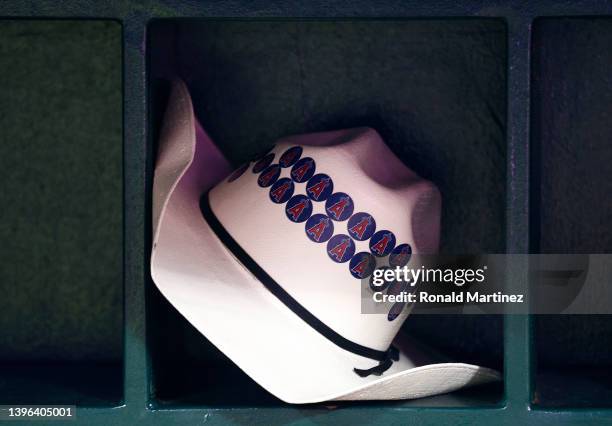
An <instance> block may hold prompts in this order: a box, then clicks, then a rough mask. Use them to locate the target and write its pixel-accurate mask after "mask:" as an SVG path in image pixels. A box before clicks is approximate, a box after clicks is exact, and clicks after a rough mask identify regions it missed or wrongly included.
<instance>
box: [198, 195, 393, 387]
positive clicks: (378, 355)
mask: <svg viewBox="0 0 612 426" xmlns="http://www.w3.org/2000/svg"><path fill="white" fill-rule="evenodd" d="M200 210H201V211H202V215H203V216H204V219H205V220H206V221H207V222H208V225H209V226H210V228H211V229H212V231H213V232H214V233H215V235H216V236H217V238H219V240H220V241H221V242H222V243H223V244H224V245H225V247H226V248H227V249H228V250H229V251H230V252H231V253H232V254H233V255H234V256H235V257H236V258H237V259H238V260H239V261H240V262H241V263H242V264H243V265H244V267H245V268H247V269H248V270H249V271H250V272H251V273H252V274H253V275H254V276H255V277H256V278H257V279H258V280H259V281H260V282H261V283H262V284H263V285H264V286H265V287H266V288H267V289H268V290H269V291H270V293H272V294H273V295H274V296H275V297H276V298H277V299H278V300H280V301H281V302H282V303H283V304H284V305H285V306H286V307H288V308H289V309H290V310H291V311H292V312H293V313H294V314H296V315H297V316H298V317H300V318H301V319H302V320H303V321H304V322H305V323H306V324H308V325H309V326H310V327H312V328H313V329H315V330H316V331H317V332H319V334H321V335H323V336H324V337H325V338H327V339H328V340H329V341H330V342H332V343H333V344H335V345H336V346H338V347H340V348H342V349H344V350H346V351H348V352H351V353H353V354H355V355H359V356H362V357H365V358H370V359H373V360H375V361H379V364H378V365H377V366H375V367H372V368H369V369H358V368H354V369H353V370H354V371H355V373H356V374H358V375H359V376H360V377H367V376H369V375H370V374H374V375H377V376H380V375H381V374H382V373H384V372H385V371H386V370H388V369H389V368H390V367H391V365H392V364H393V361H397V360H398V359H399V351H398V350H397V348H395V347H393V346H390V347H389V349H387V350H386V351H379V350H377V349H372V348H369V347H367V346H363V345H360V344H359V343H356V342H353V341H352V340H349V339H347V338H345V337H343V336H342V335H340V334H339V333H337V332H336V331H334V330H333V329H332V328H331V327H329V326H328V325H327V324H325V323H324V322H323V321H321V320H320V319H319V318H317V317H316V316H315V315H313V314H312V313H311V312H310V311H309V310H308V309H306V308H305V307H304V306H302V305H301V304H300V303H299V302H298V301H297V300H295V299H294V298H293V297H292V296H291V295H290V294H289V293H287V291H285V289H284V288H282V287H281V286H280V284H278V283H277V282H276V281H274V279H273V278H272V277H271V276H270V275H269V274H268V273H267V272H266V271H265V270H264V269H263V268H262V267H261V266H259V265H258V264H257V262H255V260H254V259H253V258H252V257H251V256H249V254H248V253H247V252H246V251H245V250H244V249H243V248H242V247H241V246H240V244H238V242H236V240H234V238H233V237H232V236H231V235H230V234H229V232H228V231H227V230H226V229H225V227H224V226H223V225H222V224H221V222H220V221H219V219H218V218H217V216H215V214H214V213H213V211H212V209H211V207H210V201H209V197H208V192H206V193H204V194H203V195H202V197H201V198H200Z"/></svg>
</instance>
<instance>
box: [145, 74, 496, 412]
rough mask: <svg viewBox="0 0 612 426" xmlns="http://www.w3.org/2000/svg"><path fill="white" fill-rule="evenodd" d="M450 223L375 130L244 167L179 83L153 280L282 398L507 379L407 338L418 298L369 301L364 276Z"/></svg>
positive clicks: (157, 210)
mask: <svg viewBox="0 0 612 426" xmlns="http://www.w3.org/2000/svg"><path fill="white" fill-rule="evenodd" d="M439 220H440V196H439V193H438V191H437V189H436V187H435V186H434V185H433V184H431V183H430V182H427V181H425V180H423V179H421V178H420V177H419V176H417V175H416V174H415V173H414V172H412V171H411V170H410V169H408V168H407V167H406V166H405V165H404V164H403V163H402V162H401V161H400V160H399V159H397V158H396V157H395V156H394V155H393V153H392V152H391V151H390V150H389V148H387V147H386V145H385V144H384V143H383V141H382V140H381V138H380V136H379V135H378V134H377V133H376V132H375V131H374V130H372V129H369V128H359V129H348V130H341V131H334V132H324V133H314V134H308V135H299V136H292V137H288V138H284V139H281V140H280V141H278V142H277V143H276V145H275V146H274V147H273V148H272V149H271V150H269V151H268V152H266V153H264V154H263V155H262V156H259V158H257V159H255V160H253V161H251V162H248V163H246V164H244V165H243V166H241V167H239V168H238V169H237V170H235V171H233V172H232V170H231V167H230V165H229V163H228V162H227V160H226V159H225V158H224V157H223V154H222V153H221V152H220V151H219V149H218V148H217V147H216V146H215V145H214V143H213V142H212V141H211V139H210V138H209V137H208V135H207V134H206V133H205V132H204V130H203V129H202V128H201V127H200V125H199V123H198V121H197V120H196V118H195V116H194V113H193V108H192V104H191V100H190V96H189V92H188V89H187V87H186V86H185V84H184V83H182V82H180V81H177V82H175V83H174V84H173V88H172V91H171V94H170V98H169V105H168V108H167V110H166V114H165V118H164V124H163V128H162V133H161V138H160V146H159V153H158V158H157V163H156V168H155V176H154V185H153V235H154V237H153V249H152V255H151V274H152V277H153V280H154V282H155V284H156V285H157V287H158V288H159V290H160V291H161V293H162V294H163V295H164V296H165V297H166V298H167V299H168V300H169V301H170V303H172V305H173V306H174V307H175V308H176V309H177V310H178V311H179V312H180V313H181V314H182V315H183V316H185V318H186V319H187V320H188V321H189V322H190V323H191V324H193V325H194V326H195V327H196V328H197V329H198V330H199V331H200V332H201V333H202V334H204V335H205V336H206V337H207V338H208V339H209V340H210V341H211V342H212V343H213V344H214V345H215V346H217V347H218V348H219V349H220V350H221V351H222V352H223V353H225V354H226V355H227V356H228V357H229V358H230V359H231V360H232V361H233V362H234V363H236V365H238V366H239V367H240V368H241V369H242V370H244V371H245V372H246V373H247V374H248V375H249V376H250V377H251V378H252V379H253V380H255V381H256V382H257V383H259V384H260V385H261V386H263V387H264V388H265V389H266V390H268V391H269V392H271V393H272V394H274V395H275V396H277V397H278V398H280V399H281V400H283V401H286V402H289V403H312V402H320V401H327V400H388V399H407V398H417V397H423V396H429V395H434V394H440V393H446V392H450V391H453V390H456V389H459V388H462V387H464V386H467V385H472V384H478V383H485V382H490V381H494V380H498V379H499V374H498V373H497V372H495V371H493V370H490V369H486V368H482V367H479V366H475V365H470V364H462V363H435V364H432V363H430V361H429V358H428V355H427V354H423V353H420V352H419V348H418V347H417V346H416V345H414V344H411V343H408V344H406V343H402V342H401V341H400V339H399V337H400V335H401V333H398V332H399V330H400V327H401V325H402V323H403V322H404V320H405V319H406V317H407V316H408V313H409V309H405V310H404V312H402V313H400V314H399V315H396V316H395V317H393V318H391V317H390V316H387V315H367V314H362V313H361V305H360V300H361V286H360V283H361V282H363V281H367V278H368V277H369V276H371V275H372V273H373V271H374V269H376V268H378V267H380V266H381V265H382V264H385V265H393V264H394V262H395V263H404V262H407V261H408V260H409V258H410V253H412V252H414V253H433V252H435V250H436V249H437V244H438V238H439V235H438V234H439ZM394 340H395V343H393V342H394Z"/></svg>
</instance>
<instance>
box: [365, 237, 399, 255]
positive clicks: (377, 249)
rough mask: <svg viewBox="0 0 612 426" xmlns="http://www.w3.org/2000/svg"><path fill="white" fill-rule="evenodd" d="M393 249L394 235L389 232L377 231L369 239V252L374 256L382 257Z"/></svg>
mask: <svg viewBox="0 0 612 426" xmlns="http://www.w3.org/2000/svg"><path fill="white" fill-rule="evenodd" d="M393 247H395V235H393V232H391V231H378V232H377V233H375V234H374V235H372V238H370V251H371V252H372V254H373V255H374V256H378V257H383V256H386V255H388V254H389V253H391V250H393Z"/></svg>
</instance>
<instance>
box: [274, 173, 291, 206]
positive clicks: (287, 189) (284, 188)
mask: <svg viewBox="0 0 612 426" xmlns="http://www.w3.org/2000/svg"><path fill="white" fill-rule="evenodd" d="M294 189H295V185H294V184H293V181H292V180H291V179H289V178H282V179H279V180H277V181H276V182H275V183H274V185H272V188H270V200H272V202H273V203H276V204H283V203H286V202H287V200H289V198H291V196H292V195H293V190H294Z"/></svg>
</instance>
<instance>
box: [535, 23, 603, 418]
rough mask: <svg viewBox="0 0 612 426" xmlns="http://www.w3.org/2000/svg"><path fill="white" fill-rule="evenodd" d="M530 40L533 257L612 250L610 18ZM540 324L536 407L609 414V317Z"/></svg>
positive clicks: (541, 29)
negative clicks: (597, 409) (595, 410)
mask: <svg viewBox="0 0 612 426" xmlns="http://www.w3.org/2000/svg"><path fill="white" fill-rule="evenodd" d="M532 37H533V39H532V40H533V43H532V58H533V68H532V89H533V92H532V142H531V143H532V155H531V158H532V167H531V175H532V182H531V185H532V188H531V211H532V220H531V228H532V230H533V233H532V242H531V246H532V250H533V251H534V252H537V253H545V254H559V253H561V254H568V253H570V254H589V253H593V254H601V253H608V254H609V253H612V228H611V227H610V223H612V204H611V203H610V198H611V195H610V194H612V171H611V170H612V169H611V168H610V164H611V163H612V144H611V143H610V140H611V139H612V125H611V124H610V118H612V114H611V111H612V110H611V109H610V105H612V85H611V84H610V82H611V80H610V67H609V64H610V63H611V62H612V51H611V50H610V46H611V45H612V20H610V19H601V18H543V19H538V20H536V21H535V23H534V26H533V34H532ZM611 303H612V302H611ZM535 326H536V327H535V343H536V345H535V346H536V351H537V368H536V374H535V393H534V396H533V403H534V404H535V405H536V406H540V407H572V408H587V407H588V408H595V407H611V406H612V374H611V372H612V315H539V316H537V317H536V319H535Z"/></svg>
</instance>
